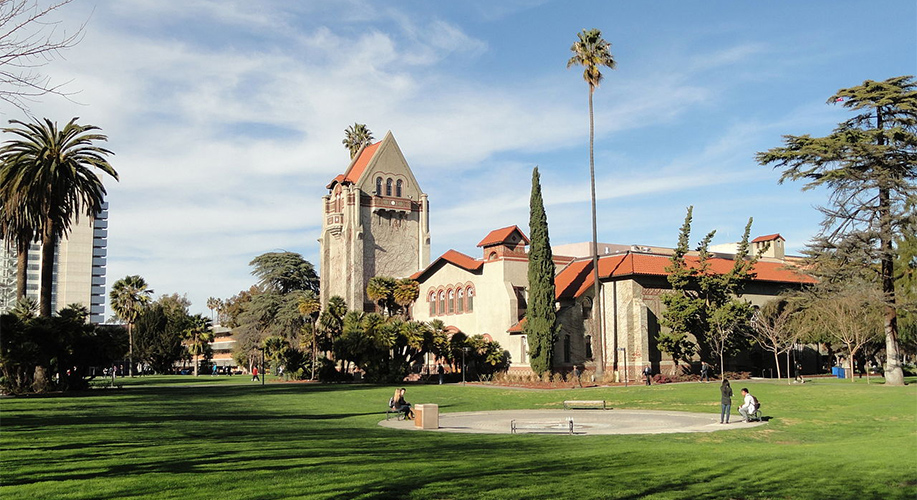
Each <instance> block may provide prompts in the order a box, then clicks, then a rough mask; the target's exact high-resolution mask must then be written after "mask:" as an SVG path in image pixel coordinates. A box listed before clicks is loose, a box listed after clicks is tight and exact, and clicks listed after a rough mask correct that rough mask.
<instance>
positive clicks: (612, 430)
mask: <svg viewBox="0 0 917 500" xmlns="http://www.w3.org/2000/svg"><path fill="white" fill-rule="evenodd" d="M568 418H572V419H573V428H574V434H585V435H601V434H669V433H679V432H717V431H727V430H735V429H749V428H752V427H758V426H761V425H764V424H766V422H751V423H744V422H742V417H740V416H739V415H732V416H731V417H730V419H729V420H730V422H729V424H728V425H727V424H720V415H719V413H717V414H713V413H686V412H679V411H653V410H503V411H482V412H462V413H440V414H439V426H440V427H439V429H435V430H433V429H427V430H428V431H431V432H458V433H473V434H509V433H510V422H511V421H512V420H516V421H525V422H545V423H548V422H561V421H565V420H566V419H568ZM379 425H380V426H382V427H388V428H391V429H401V430H418V431H419V430H422V429H419V428H417V427H416V426H415V425H414V422H413V421H411V420H407V421H404V420H395V419H392V420H383V421H382V422H379Z"/></svg>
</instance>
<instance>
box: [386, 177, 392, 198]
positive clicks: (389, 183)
mask: <svg viewBox="0 0 917 500" xmlns="http://www.w3.org/2000/svg"><path fill="white" fill-rule="evenodd" d="M391 195H392V179H391V178H389V179H388V180H386V181H385V196H391Z"/></svg>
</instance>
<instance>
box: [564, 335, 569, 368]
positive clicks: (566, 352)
mask: <svg viewBox="0 0 917 500" xmlns="http://www.w3.org/2000/svg"><path fill="white" fill-rule="evenodd" d="M569 362H570V336H569V335H564V363H569Z"/></svg>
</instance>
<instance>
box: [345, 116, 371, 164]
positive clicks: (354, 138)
mask: <svg viewBox="0 0 917 500" xmlns="http://www.w3.org/2000/svg"><path fill="white" fill-rule="evenodd" d="M341 142H342V143H343V144H344V147H345V148H347V150H348V151H350V159H351V160H352V159H353V157H354V156H356V155H357V153H358V152H359V151H360V148H362V147H363V146H365V145H368V144H369V143H371V142H373V133H372V132H370V130H369V128H367V127H366V124H365V123H354V124H353V125H350V126H349V127H347V128H346V129H344V140H343V141H341Z"/></svg>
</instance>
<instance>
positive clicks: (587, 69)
mask: <svg viewBox="0 0 917 500" xmlns="http://www.w3.org/2000/svg"><path fill="white" fill-rule="evenodd" d="M576 36H577V37H578V38H579V40H577V41H576V42H575V43H574V44H573V46H572V47H570V51H572V52H573V57H571V58H570V60H569V61H567V67H568V68H569V67H570V66H583V68H584V69H583V79H584V80H586V83H587V84H588V85H589V186H590V189H591V192H590V194H591V195H592V279H593V281H594V282H595V286H594V291H595V306H594V307H593V308H592V310H593V320H594V322H595V330H594V331H595V332H596V334H597V339H596V342H597V344H598V349H593V352H594V353H596V354H598V356H596V358H597V359H596V369H595V374H596V376H597V377H602V376H604V374H605V338H604V332H603V327H604V325H603V320H602V316H603V314H602V302H601V295H600V286H599V251H598V236H597V231H596V214H595V117H594V114H593V111H592V94H594V93H595V89H596V87H598V86H599V83H600V82H601V81H602V72H601V70H600V68H601V67H602V66H607V67H608V68H610V69H614V68H615V66H616V65H617V63H615V60H614V57H613V56H612V55H611V44H610V43H608V42H606V41H605V40H604V39H603V38H602V32H601V31H599V30H598V29H595V28H593V29H591V30H585V29H584V30H583V31H582V32H580V33H577V34H576ZM615 357H617V350H615ZM600 380H601V378H600Z"/></svg>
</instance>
